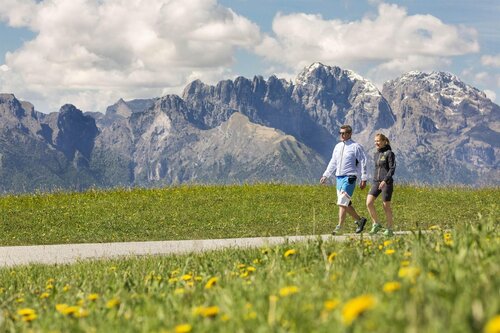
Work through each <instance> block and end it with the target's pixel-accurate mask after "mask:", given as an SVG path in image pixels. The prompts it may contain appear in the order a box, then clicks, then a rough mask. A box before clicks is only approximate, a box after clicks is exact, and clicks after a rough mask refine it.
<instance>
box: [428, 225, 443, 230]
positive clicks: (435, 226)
mask: <svg viewBox="0 0 500 333" xmlns="http://www.w3.org/2000/svg"><path fill="white" fill-rule="evenodd" d="M429 230H441V227H440V226H438V225H437V224H435V225H431V226H430V227H429Z"/></svg>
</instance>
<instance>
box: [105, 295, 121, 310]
mask: <svg viewBox="0 0 500 333" xmlns="http://www.w3.org/2000/svg"><path fill="white" fill-rule="evenodd" d="M118 305H120V300H119V299H118V298H116V297H114V298H112V299H110V300H109V301H107V302H106V307H107V308H108V309H112V308H114V307H116V306H118Z"/></svg>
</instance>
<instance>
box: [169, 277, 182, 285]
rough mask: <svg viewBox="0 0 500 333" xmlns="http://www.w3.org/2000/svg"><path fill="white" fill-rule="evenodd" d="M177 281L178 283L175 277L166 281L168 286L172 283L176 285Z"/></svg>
mask: <svg viewBox="0 0 500 333" xmlns="http://www.w3.org/2000/svg"><path fill="white" fill-rule="evenodd" d="M177 281H179V279H178V278H176V277H173V278H170V279H168V283H170V284H172V283H176V282H177Z"/></svg>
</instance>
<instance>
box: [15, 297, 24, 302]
mask: <svg viewBox="0 0 500 333" xmlns="http://www.w3.org/2000/svg"><path fill="white" fill-rule="evenodd" d="M16 303H24V297H19V298H16Z"/></svg>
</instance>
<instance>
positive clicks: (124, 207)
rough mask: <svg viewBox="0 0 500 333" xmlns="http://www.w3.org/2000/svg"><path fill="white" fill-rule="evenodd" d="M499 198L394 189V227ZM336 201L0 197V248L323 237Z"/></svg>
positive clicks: (293, 193) (248, 195) (167, 193)
mask: <svg viewBox="0 0 500 333" xmlns="http://www.w3.org/2000/svg"><path fill="white" fill-rule="evenodd" d="M366 194H367V190H364V191H361V190H359V189H357V190H356V192H355V194H354V199H353V202H354V206H355V207H356V209H357V210H358V212H359V213H360V214H361V215H365V216H367V211H366V208H365V205H364V201H365V198H366ZM499 196H500V190H499V189H469V188H456V187H454V188H421V187H410V186H396V188H395V193H394V197H393V207H394V216H395V226H396V229H400V230H418V229H419V228H424V229H425V228H428V227H429V226H431V225H435V224H437V225H440V226H441V227H443V228H456V227H459V226H461V225H464V224H465V223H466V222H469V221H477V219H478V216H480V215H482V216H490V215H497V214H498V197H499ZM335 203H336V194H335V188H334V187H332V186H319V185H318V186H312V185H277V184H274V185H270V184H261V185H243V186H180V187H169V188H164V189H134V190H129V189H117V190H112V191H101V190H91V191H87V192H83V193H54V194H31V195H18V196H4V197H0V245H29V244H57V243H84V242H117V241H145V240H175V239H207V238H233V237H251V236H282V235H303V234H325V233H330V232H331V230H332V229H333V227H334V226H335V224H336V223H337V208H336V205H335ZM377 205H378V210H379V213H382V212H381V209H380V202H377ZM349 225H350V226H352V229H353V230H354V227H353V225H352V224H351V223H349Z"/></svg>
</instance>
